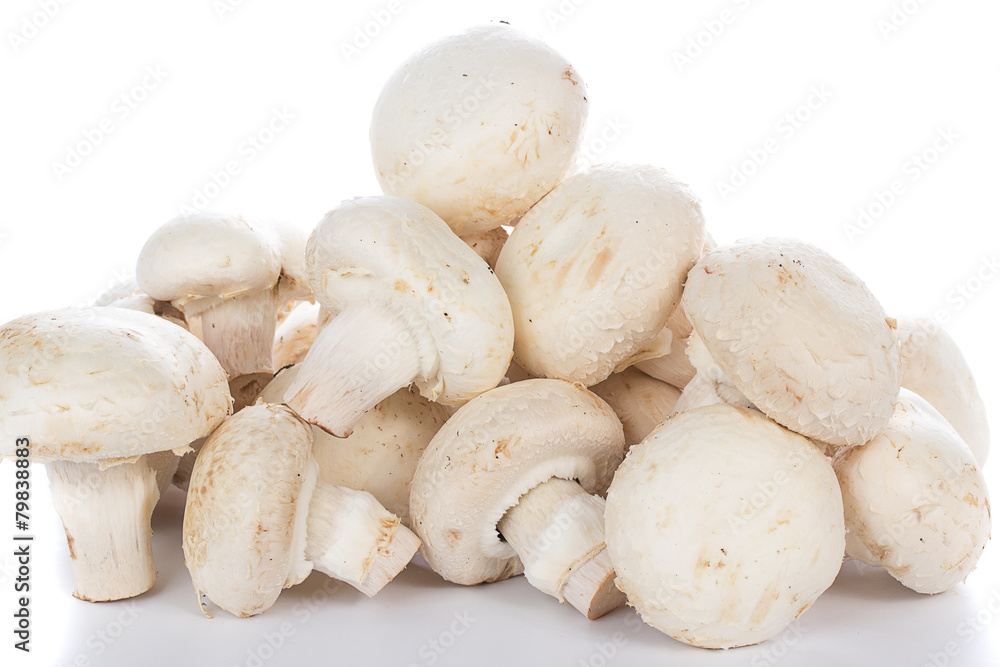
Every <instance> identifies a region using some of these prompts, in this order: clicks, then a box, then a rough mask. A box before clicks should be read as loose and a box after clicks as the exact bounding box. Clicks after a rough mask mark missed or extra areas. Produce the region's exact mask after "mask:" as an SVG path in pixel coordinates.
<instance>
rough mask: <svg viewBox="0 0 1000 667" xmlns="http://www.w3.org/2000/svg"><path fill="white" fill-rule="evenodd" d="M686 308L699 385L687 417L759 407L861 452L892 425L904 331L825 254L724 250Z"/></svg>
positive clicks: (784, 247)
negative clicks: (706, 407)
mask: <svg viewBox="0 0 1000 667" xmlns="http://www.w3.org/2000/svg"><path fill="white" fill-rule="evenodd" d="M682 305H683V307H684V311H685V313H686V314H687V317H688V319H689V320H690V321H691V324H692V326H693V327H694V331H693V333H692V334H691V338H690V340H689V341H688V348H687V354H688V357H689V358H690V360H691V363H692V364H693V365H694V367H695V368H696V369H697V370H698V375H697V376H696V377H695V378H694V379H693V380H692V381H691V382H690V383H688V385H687V386H686V387H685V388H684V394H683V395H682V396H681V398H680V400H679V401H678V402H677V405H676V410H677V411H678V412H681V411H684V410H688V409H691V408H693V407H697V406H698V405H703V404H709V403H713V402H720V401H724V402H727V403H730V404H733V405H740V406H744V407H747V406H751V405H752V406H755V407H757V408H758V409H759V410H761V411H762V412H763V413H764V414H766V415H767V416H768V417H770V418H771V419H773V420H775V421H776V422H778V423H779V424H782V425H783V426H785V427H787V428H790V429H791V430H793V431H796V432H797V433H801V434H802V435H805V436H808V437H810V438H814V439H816V440H821V441H823V442H826V443H830V444H833V445H839V446H844V445H846V446H854V445H860V444H863V443H865V442H867V441H868V440H870V439H871V438H872V437H874V436H875V435H876V434H877V433H879V432H880V431H881V430H882V429H883V428H884V427H885V424H886V423H887V422H888V421H889V417H890V416H891V414H892V404H893V402H894V401H895V399H896V395H897V393H898V392H899V384H900V364H899V342H898V341H897V340H896V336H895V333H894V332H893V327H894V326H895V322H894V321H892V320H891V319H889V318H888V317H886V314H885V311H884V310H883V309H882V306H881V305H880V304H879V302H878V301H877V300H876V299H875V297H874V296H873V295H872V293H871V292H870V291H869V290H868V288H867V287H866V286H865V284H864V283H863V282H861V280H860V279H859V278H858V277H857V276H855V275H854V274H853V273H851V271H850V270H849V269H848V268H847V267H846V266H844V265H843V264H841V263H840V262H838V261H837V260H835V259H833V258H832V257H830V255H828V254H827V253H825V252H823V251H822V250H820V249H819V248H816V247H814V246H812V245H809V244H808V243H804V242H802V241H796V240H791V239H765V240H759V241H742V242H739V243H737V244H734V245H732V246H725V247H720V248H716V249H715V250H712V251H710V252H709V253H707V254H706V255H705V256H704V257H703V258H702V259H701V260H700V261H699V262H698V265H697V266H695V267H694V268H693V269H692V270H691V272H690V273H689V274H688V277H687V283H686V284H685V286H684V297H683V303H682Z"/></svg>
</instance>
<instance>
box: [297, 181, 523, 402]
mask: <svg viewBox="0 0 1000 667" xmlns="http://www.w3.org/2000/svg"><path fill="white" fill-rule="evenodd" d="M306 270H307V272H308V275H309V283H310V285H311V286H312V288H313V292H314V293H315V295H316V300H317V301H319V303H320V304H321V305H322V306H323V307H324V308H325V309H326V310H327V311H329V312H331V313H339V312H341V311H342V310H344V308H346V307H347V305H348V304H349V303H361V304H379V305H381V306H384V307H385V308H386V309H388V310H391V311H392V312H395V313H400V314H402V316H403V317H404V318H405V319H406V321H407V322H408V323H409V324H410V330H411V334H412V339H413V340H411V341H406V342H405V344H407V345H415V346H416V349H417V351H418V355H419V357H420V364H421V376H420V377H419V378H418V379H417V380H416V385H417V387H418V388H419V389H420V393H421V394H423V395H424V396H426V397H428V398H430V399H432V400H436V401H438V402H441V403H445V404H448V405H461V404H462V403H465V402H466V401H468V400H469V399H471V398H472V397H474V396H477V395H478V394H481V393H482V392H484V391H486V390H487V389H491V388H493V387H495V386H496V385H497V384H498V383H499V382H500V380H501V379H502V378H503V374H504V371H506V370H507V366H508V364H509V363H510V358H511V350H512V346H513V339H514V324H513V320H512V318H511V313H510V304H509V303H508V302H507V296H506V295H505V294H504V291H503V288H502V287H501V286H500V282H499V281H498V280H497V278H496V276H495V275H494V274H493V271H492V270H491V269H490V267H489V266H487V265H486V263H485V262H484V261H483V260H482V259H480V258H479V256H478V255H476V253H475V251H473V250H472V249H471V248H470V247H469V246H467V245H466V244H465V243H464V242H463V241H462V240H461V239H460V238H458V237H457V236H455V234H454V233H453V232H452V231H451V230H450V229H449V228H448V225H446V224H444V222H443V221H442V220H441V218H439V217H438V216H437V215H435V214H434V212H433V211H431V210H430V209H428V208H427V207H426V206H422V205H421V204H417V203H415V202H411V201H408V200H406V199H401V198H399V197H386V196H381V197H362V198H360V199H353V200H350V201H347V202H344V203H343V204H341V205H340V206H338V207H337V208H336V209H334V210H333V211H330V212H329V213H327V215H326V217H324V218H323V220H321V221H320V223H319V224H318V225H317V226H316V229H315V230H314V231H313V233H312V236H310V237H309V242H308V245H307V250H306Z"/></svg>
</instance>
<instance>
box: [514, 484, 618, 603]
mask: <svg viewBox="0 0 1000 667" xmlns="http://www.w3.org/2000/svg"><path fill="white" fill-rule="evenodd" d="M497 529H498V530H499V531H500V534H501V535H503V537H504V539H505V540H507V543H508V544H509V545H510V546H511V547H512V548H513V549H514V551H516V552H517V555H518V556H519V557H520V558H521V562H522V563H523V564H524V575H525V577H527V579H528V582H529V583H530V584H531V585H532V586H534V587H535V588H537V589H538V590H540V591H542V592H543V593H547V594H548V595H551V596H553V597H554V598H556V599H558V600H559V601H560V602H569V603H570V604H571V605H573V607H575V608H576V609H577V610H578V611H579V612H580V613H582V614H583V615H584V616H586V617H587V618H589V619H595V618H600V617H601V616H603V615H604V614H607V613H608V612H610V611H613V610H614V609H617V608H618V607H620V606H622V605H623V604H625V595H624V594H622V592H621V591H619V590H618V589H617V588H615V585H614V580H615V573H614V570H613V568H612V566H611V560H610V559H609V558H608V555H607V548H606V547H605V545H604V499H603V498H600V497H598V496H592V495H590V494H589V493H587V492H586V491H585V490H584V489H583V487H581V486H580V485H579V484H578V483H577V482H574V481H569V480H565V479H558V478H552V479H549V480H548V481H546V482H543V483H541V484H539V485H538V486H536V487H535V488H533V489H532V490H531V491H528V492H527V493H526V494H524V495H523V496H521V498H520V500H519V501H518V503H517V505H515V506H514V507H511V508H510V509H509V510H507V513H506V514H505V515H504V517H503V518H502V519H501V520H500V523H498V524H497Z"/></svg>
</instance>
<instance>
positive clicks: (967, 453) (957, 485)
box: [834, 389, 990, 593]
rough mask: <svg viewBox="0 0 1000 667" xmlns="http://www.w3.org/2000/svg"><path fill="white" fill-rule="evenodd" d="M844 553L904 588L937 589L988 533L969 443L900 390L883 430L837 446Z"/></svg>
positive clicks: (973, 557) (970, 563) (966, 563)
mask: <svg viewBox="0 0 1000 667" xmlns="http://www.w3.org/2000/svg"><path fill="white" fill-rule="evenodd" d="M834 467H835V469H836V471H837V477H838V478H839V479H840V487H841V490H842V491H843V495H844V511H845V514H846V517H847V555H848V556H850V557H851V558H857V559H859V560H862V561H864V562H866V563H868V564H869V565H875V566H882V567H884V568H885V569H886V570H888V572H889V574H891V575H892V576H893V577H894V578H896V579H898V580H899V581H900V583H902V584H903V585H904V586H906V587H907V588H911V589H913V590H915V591H917V592H918V593H940V592H943V591H946V590H948V589H949V588H951V587H952V586H954V585H955V584H957V583H958V582H960V581H962V580H963V579H965V577H966V575H968V574H969V573H970V572H971V571H972V570H973V569H974V568H975V567H976V563H977V562H978V561H979V556H980V554H981V553H982V551H983V548H984V547H985V546H986V542H987V540H988V539H989V535H990V503H989V495H988V492H987V489H986V480H985V478H984V477H983V474H982V472H980V470H979V468H978V467H977V464H976V459H975V457H974V456H973V454H972V451H971V450H970V449H969V447H968V446H967V445H966V444H965V443H964V442H962V439H961V438H960V437H959V435H958V433H956V432H955V429H953V428H952V427H951V425H949V424H948V422H947V421H945V419H944V417H942V416H941V414H940V413H939V412H938V411H937V410H935V409H934V408H933V407H931V405H930V403H928V402H927V401H925V400H924V399H923V398H921V397H920V396H918V395H917V394H914V393H913V392H912V391H909V390H908V389H902V390H901V391H900V392H899V400H898V401H897V402H896V406H895V410H894V411H893V414H892V419H890V420H889V423H888V424H887V425H886V427H885V430H883V431H882V433H880V434H879V435H877V436H876V437H875V438H873V439H872V440H871V441H870V442H868V443H866V444H865V445H862V446H861V447H852V448H849V449H842V450H841V451H840V452H839V453H838V454H837V456H836V458H834Z"/></svg>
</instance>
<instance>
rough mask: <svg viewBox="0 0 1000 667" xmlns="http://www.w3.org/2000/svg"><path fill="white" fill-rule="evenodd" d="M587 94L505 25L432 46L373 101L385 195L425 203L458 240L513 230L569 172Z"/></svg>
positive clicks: (535, 43) (552, 57)
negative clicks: (508, 227)
mask: <svg viewBox="0 0 1000 667" xmlns="http://www.w3.org/2000/svg"><path fill="white" fill-rule="evenodd" d="M586 95H587V93H586V90H585V88H584V85H583V82H582V81H581V80H580V76H579V74H577V73H576V70H574V69H573V67H572V66H571V65H570V64H569V63H568V62H566V60H565V59H564V58H563V57H562V56H560V55H559V54H558V53H556V52H555V51H553V50H552V49H551V48H550V47H549V46H548V45H546V44H544V43H543V42H541V41H539V40H537V39H535V38H533V37H529V36H527V35H524V34H522V33H521V32H518V31H517V30H514V29H513V28H511V27H510V26H508V25H504V24H500V25H487V26H481V27H477V28H473V29H471V30H468V31H466V32H463V33H461V34H458V35H454V36H451V37H448V38H445V39H443V40H441V41H439V42H436V43H434V44H431V45H430V46H427V47H425V48H424V49H422V50H421V51H419V52H417V53H416V54H414V55H413V56H412V57H410V59H409V60H407V61H406V62H404V63H403V64H402V65H401V66H400V67H399V68H398V69H397V70H396V71H395V72H394V73H393V74H392V75H391V76H390V77H389V80H388V81H387V82H386V83H385V86H384V87H383V89H382V92H381V94H380V95H379V98H378V101H377V102H376V103H375V109H374V111H373V113H372V121H371V131H370V138H371V149H372V160H373V162H374V166H375V173H376V176H377V177H378V181H379V184H380V185H381V186H382V191H383V192H384V193H385V194H387V195H396V196H399V197H405V198H407V199H411V200H413V201H417V202H420V203H421V204H423V205H425V206H427V207H428V208H430V209H431V210H432V211H434V212H435V213H436V214H437V215H439V216H441V217H442V218H443V219H444V221H445V222H447V223H448V225H449V226H450V227H451V228H452V229H453V230H455V233H456V234H459V235H460V236H466V235H470V234H477V233H479V232H485V231H488V230H490V229H494V228H496V227H498V226H500V225H509V224H513V223H514V221H516V220H517V218H518V217H520V216H521V214H523V213H524V212H525V211H527V210H528V209H529V208H530V207H531V206H532V205H533V204H534V203H535V202H537V201H538V200H539V199H541V198H542V196H544V195H545V193H547V192H548V191H549V190H551V189H552V188H553V187H554V186H555V185H556V184H557V183H558V182H559V181H560V180H562V178H563V176H564V175H565V174H566V173H567V171H568V170H569V168H570V167H571V166H572V164H573V159H574V156H575V154H576V151H577V149H578V148H579V145H580V140H581V138H582V136H583V126H584V122H585V121H586V117H587V96H586Z"/></svg>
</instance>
